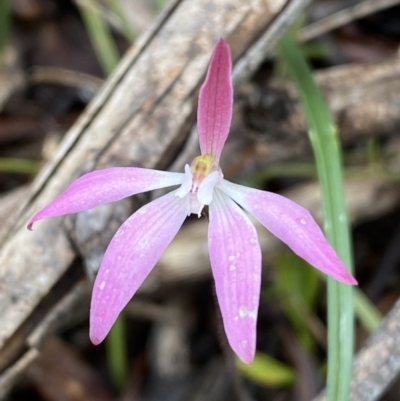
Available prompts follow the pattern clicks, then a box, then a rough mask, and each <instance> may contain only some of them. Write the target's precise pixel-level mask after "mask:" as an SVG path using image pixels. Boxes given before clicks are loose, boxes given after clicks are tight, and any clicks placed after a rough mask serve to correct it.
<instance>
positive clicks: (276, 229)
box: [219, 180, 357, 285]
mask: <svg viewBox="0 0 400 401" xmlns="http://www.w3.org/2000/svg"><path fill="white" fill-rule="evenodd" d="M219 188H220V189H221V190H222V191H223V192H225V193H226V194H227V195H229V196H231V197H232V198H233V200H234V201H235V202H237V203H238V204H239V205H240V206H242V207H243V208H244V209H246V210H247V211H248V212H249V213H251V214H252V215H253V216H254V217H255V218H256V219H257V220H258V221H259V222H260V223H261V224H263V225H264V226H265V227H266V228H267V229H268V230H269V231H271V233H272V234H274V235H276V236H277V237H278V238H279V239H281V240H282V241H283V242H284V243H285V244H287V245H288V246H289V247H290V248H291V249H292V250H293V251H294V252H295V253H296V254H297V255H299V256H300V257H302V258H303V259H304V260H306V261H307V262H308V263H310V264H311V265H312V266H314V267H316V268H317V269H319V270H321V271H322V272H324V273H326V274H328V275H329V276H331V277H333V278H334V279H336V280H338V281H341V282H343V283H346V284H353V285H355V284H357V281H356V280H355V279H354V277H353V276H352V275H351V274H350V273H349V272H348V270H347V269H346V266H345V265H344V264H343V262H342V261H341V260H340V259H339V257H338V256H337V254H336V252H335V251H334V249H333V248H332V246H331V245H330V244H329V242H328V241H327V240H326V238H325V236H324V234H323V233H322V231H321V229H320V227H319V226H318V224H317V223H316V222H315V221H314V219H313V218H312V216H311V214H310V213H309V212H308V210H306V209H304V208H303V207H301V206H300V205H298V204H297V203H294V202H293V201H291V200H290V199H288V198H285V197H284V196H281V195H277V194H274V193H272V192H266V191H260V190H257V189H252V188H248V187H244V186H241V185H237V184H233V183H231V182H228V181H226V180H224V181H223V182H222V183H221V184H220V185H219Z"/></svg>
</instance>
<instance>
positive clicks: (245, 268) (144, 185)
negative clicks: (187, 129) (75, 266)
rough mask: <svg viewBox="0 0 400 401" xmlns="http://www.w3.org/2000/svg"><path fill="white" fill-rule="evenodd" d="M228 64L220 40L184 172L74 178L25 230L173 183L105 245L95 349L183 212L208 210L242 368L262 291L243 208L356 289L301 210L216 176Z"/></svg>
mask: <svg viewBox="0 0 400 401" xmlns="http://www.w3.org/2000/svg"><path fill="white" fill-rule="evenodd" d="M231 68H232V66H231V55H230V50H229V46H228V44H227V43H226V42H225V41H224V40H222V39H221V40H220V41H219V42H218V44H217V46H216V48H215V50H214V53H213V55H212V58H211V62H210V66H209V69H208V73H207V77H206V80H205V82H204V84H203V86H202V87H201V89H200V94H199V105H198V120H197V124H198V133H199V142H200V149H201V155H200V156H198V157H196V158H195V159H194V160H193V161H192V163H191V165H190V166H189V165H186V166H185V172H184V173H173V172H167V171H158V170H150V169H144V168H135V167H116V168H108V169H104V170H97V171H93V172H91V173H88V174H85V175H83V176H82V177H81V178H79V179H77V180H76V181H75V182H73V183H72V184H71V185H70V186H69V187H68V188H67V189H66V190H65V191H64V192H63V193H62V194H61V195H60V196H59V197H58V198H56V199H55V200H54V201H53V202H52V203H50V204H49V205H48V206H46V207H45V208H44V209H42V210H41V211H39V212H38V213H37V214H36V215H34V216H33V217H32V219H31V221H30V222H29V224H28V228H31V227H32V225H33V223H34V222H35V221H37V220H40V219H44V218H48V217H54V216H62V215H65V214H69V213H76V212H80V211H83V210H87V209H90V208H93V207H96V206H98V205H101V204H104V203H107V202H113V201H117V200H120V199H123V198H125V197H128V196H131V195H134V194H137V193H141V192H145V191H151V190H155V189H159V188H166V187H172V186H179V187H178V188H177V189H175V190H173V191H171V192H169V193H168V194H167V195H164V196H161V197H160V198H158V199H156V200H154V201H152V202H150V203H148V204H147V205H145V206H143V207H141V208H140V209H139V210H137V211H136V212H135V213H134V214H133V215H132V216H131V217H129V218H128V220H126V221H125V223H123V224H122V226H121V227H120V228H119V230H118V231H117V232H116V234H115V235H114V237H113V239H112V240H111V242H110V244H109V246H108V248H107V250H106V252H105V255H104V258H103V261H102V263H101V266H100V269H99V272H98V274H97V277H96V280H95V283H94V288H93V294H92V301H91V309H90V338H91V340H92V342H93V343H94V344H99V343H100V342H101V341H103V340H104V338H105V337H106V335H107V334H108V332H109V330H110V329H111V327H112V325H113V324H114V322H115V320H116V319H117V317H118V315H119V313H120V312H121V311H122V309H123V308H124V307H125V305H126V304H127V303H128V302H129V300H130V299H131V298H132V296H133V295H134V293H135V292H136V290H137V289H138V288H139V286H140V285H141V284H142V283H143V281H144V280H145V278H146V277H147V276H148V274H149V273H150V271H151V270H152V269H153V267H154V266H155V264H156V263H157V261H158V260H159V258H160V257H161V255H162V253H163V252H164V250H165V249H166V248H167V246H168V245H169V243H170V242H171V241H172V239H173V238H174V237H175V235H176V234H177V232H178V230H179V229H180V227H181V226H182V224H183V222H184V221H185V218H186V216H188V215H190V214H192V213H193V214H197V215H198V216H200V215H201V213H202V210H203V208H204V207H205V206H208V209H209V229H208V246H209V254H210V262H211V267H212V272H213V276H214V279H215V287H216V293H217V298H218V303H219V306H220V309H221V314H222V318H223V323H224V328H225V332H226V335H227V337H228V341H229V343H230V345H231V347H232V348H233V350H234V351H235V352H236V354H237V355H238V356H239V357H240V359H242V360H243V361H244V362H246V363H250V362H251V361H252V360H253V357H254V353H255V347H256V322H257V312H258V304H259V298H260V287H261V250H260V244H259V241H258V237H257V233H256V230H255V228H254V225H253V224H252V223H251V221H250V220H249V218H248V217H247V215H246V213H245V212H244V210H245V211H247V212H249V213H250V214H252V215H253V216H254V217H255V218H256V219H257V220H258V221H259V222H260V223H261V224H262V225H264V226H265V227H266V228H267V229H268V230H269V231H271V232H272V233H273V234H274V235H276V236H277V237H278V238H280V239H281V240H282V241H283V242H284V243H286V244H287V245H288V246H289V247H290V248H291V249H292V250H293V251H294V252H295V253H296V254H297V255H299V256H300V257H302V258H303V259H305V260H306V261H307V262H308V263H310V264H311V265H312V266H314V267H316V268H317V269H319V270H321V271H322V272H324V273H326V274H327V275H329V276H331V277H333V278H335V279H336V280H338V281H341V282H343V283H347V284H352V285H354V284H357V282H356V280H355V279H354V278H353V277H352V276H351V274H350V273H349V272H348V271H347V269H346V267H345V266H344V264H343V263H342V262H341V260H340V259H339V258H338V256H337V255H336V253H335V251H334V250H333V248H332V247H331V246H330V245H329V243H328V242H327V240H326V239H325V237H324V235H323V233H322V231H321V229H320V228H319V226H318V225H317V224H316V222H315V221H314V219H313V218H312V217H311V215H310V213H309V212H308V211H307V210H305V209H304V208H303V207H301V206H299V205H297V204H296V203H294V202H292V201H291V200H289V199H287V198H285V197H283V196H280V195H277V194H274V193H271V192H265V191H260V190H257V189H252V188H248V187H244V186H241V185H237V184H233V183H231V182H229V181H226V180H225V179H224V178H223V173H222V171H221V168H220V167H219V160H220V156H221V152H222V149H223V147H224V144H225V141H226V139H227V136H228V133H229V128H230V124H231V117H232V103H233V89H232V79H231ZM243 209H244V210H243Z"/></svg>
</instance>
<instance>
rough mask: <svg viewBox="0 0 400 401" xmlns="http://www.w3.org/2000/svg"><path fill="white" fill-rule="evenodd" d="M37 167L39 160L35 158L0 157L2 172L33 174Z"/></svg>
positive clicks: (0, 169)
mask: <svg viewBox="0 0 400 401" xmlns="http://www.w3.org/2000/svg"><path fill="white" fill-rule="evenodd" d="M39 167H40V162H38V161H36V160H26V159H15V158H9V157H0V171H1V172H2V173H15V174H35V173H37V172H38V170H39Z"/></svg>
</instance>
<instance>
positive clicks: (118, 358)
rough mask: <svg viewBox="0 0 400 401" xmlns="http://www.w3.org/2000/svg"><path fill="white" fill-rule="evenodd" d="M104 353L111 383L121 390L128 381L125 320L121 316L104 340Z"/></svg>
mask: <svg viewBox="0 0 400 401" xmlns="http://www.w3.org/2000/svg"><path fill="white" fill-rule="evenodd" d="M106 352H107V361H108V368H109V371H110V378H111V383H112V385H113V386H114V388H115V389H116V390H121V389H122V388H123V386H124V385H125V384H126V382H127V380H128V372H129V367H128V359H127V349H126V330H125V318H124V315H123V314H121V315H120V316H119V317H118V319H117V321H116V322H115V323H114V326H113V327H112V329H111V331H110V333H109V335H108V336H107V338H106Z"/></svg>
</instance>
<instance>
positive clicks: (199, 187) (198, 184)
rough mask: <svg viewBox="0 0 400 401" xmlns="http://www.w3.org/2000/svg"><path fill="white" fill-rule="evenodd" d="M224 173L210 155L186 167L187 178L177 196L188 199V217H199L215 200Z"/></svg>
mask: <svg viewBox="0 0 400 401" xmlns="http://www.w3.org/2000/svg"><path fill="white" fill-rule="evenodd" d="M222 177H223V175H222V171H221V169H220V167H219V165H218V163H217V162H216V161H215V159H214V158H213V157H212V156H211V155H208V154H205V155H201V156H198V157H196V158H195V159H194V160H193V162H192V164H191V166H190V167H189V166H188V165H186V166H185V178H184V180H183V183H182V185H181V187H180V188H179V189H178V190H177V192H176V195H177V196H179V197H180V198H183V197H187V199H188V215H190V214H191V213H194V214H197V215H198V216H199V217H200V215H201V212H202V210H203V208H204V206H205V205H209V204H210V203H211V202H212V199H213V193H214V188H215V186H216V185H218V184H219V182H220V181H221V180H222Z"/></svg>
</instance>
